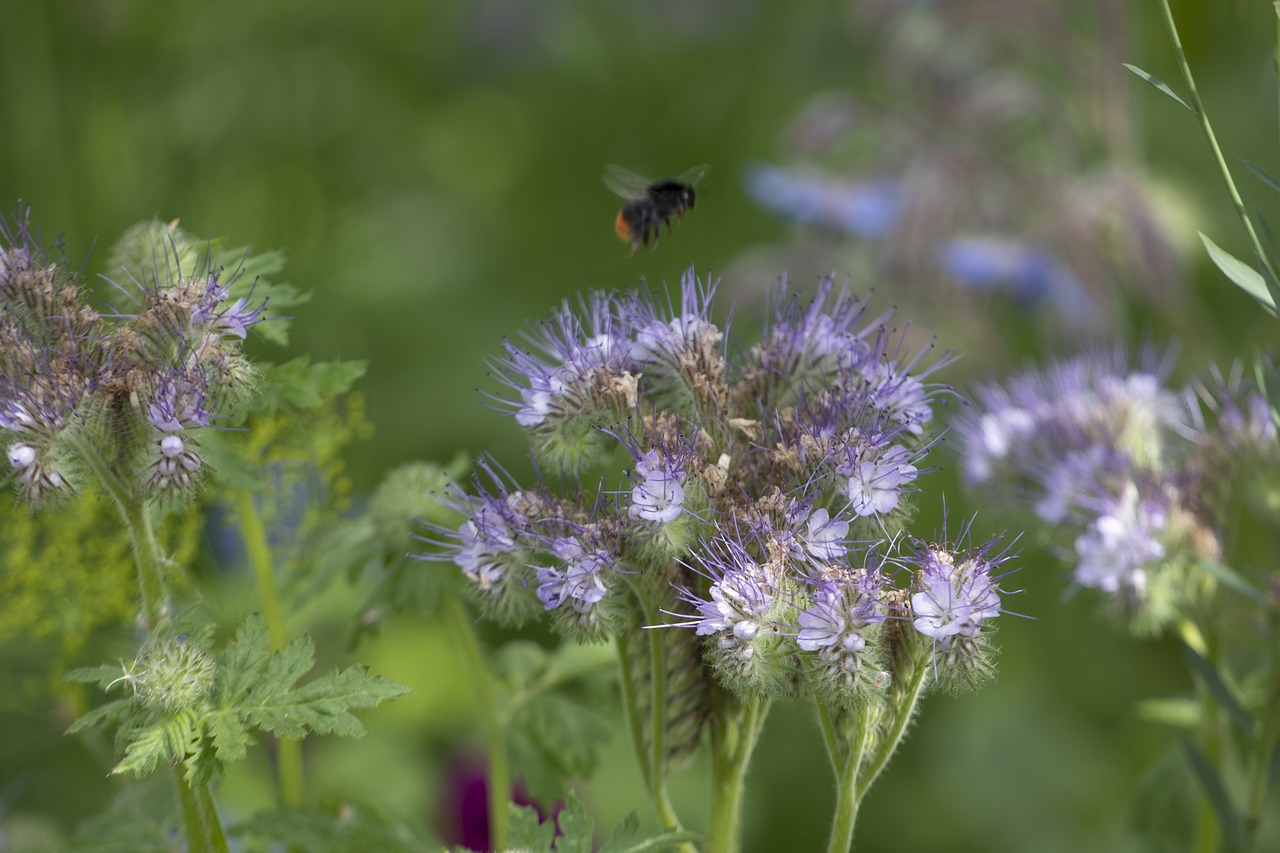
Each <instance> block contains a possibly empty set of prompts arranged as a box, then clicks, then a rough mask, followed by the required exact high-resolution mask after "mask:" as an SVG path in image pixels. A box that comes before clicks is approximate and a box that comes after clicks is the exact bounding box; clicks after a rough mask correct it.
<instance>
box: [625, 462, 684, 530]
mask: <svg viewBox="0 0 1280 853" xmlns="http://www.w3.org/2000/svg"><path fill="white" fill-rule="evenodd" d="M636 476H637V477H640V478H641V481H640V482H639V483H638V484H637V485H636V487H635V488H634V489H632V490H631V510H630V512H631V515H632V516H633V517H635V518H641V519H644V520H645V521H653V522H657V523H658V524H666V523H667V522H670V521H674V520H675V519H676V518H677V517H678V516H679V515H680V512H681V508H682V506H683V504H684V488H683V484H684V481H685V473H684V471H682V470H681V469H680V466H679V464H678V462H677V461H676V460H674V459H671V458H666V457H664V455H663V454H662V453H661V451H658V450H650V451H648V452H646V453H644V454H643V455H642V456H641V457H640V458H639V459H637V460H636Z"/></svg>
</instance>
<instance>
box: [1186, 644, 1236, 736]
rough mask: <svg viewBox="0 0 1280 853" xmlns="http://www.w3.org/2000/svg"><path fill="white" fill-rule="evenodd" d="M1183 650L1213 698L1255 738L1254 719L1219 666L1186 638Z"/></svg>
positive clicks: (1233, 720)
mask: <svg viewBox="0 0 1280 853" xmlns="http://www.w3.org/2000/svg"><path fill="white" fill-rule="evenodd" d="M1182 651H1183V653H1184V654H1185V655H1186V656H1187V663H1189V664H1191V668H1192V669H1193V670H1195V673H1196V675H1197V676H1199V678H1200V681H1201V682H1203V683H1204V686H1205V687H1207V688H1208V689H1209V692H1210V693H1212V694H1213V698H1214V699H1216V700H1218V704H1219V705H1221V706H1222V709H1223V710H1224V711H1226V712H1227V716H1228V717H1230V718H1231V722H1233V723H1235V725H1236V728H1238V729H1239V730H1240V732H1241V734H1243V735H1244V736H1245V737H1246V738H1248V739H1249V740H1251V741H1252V740H1253V720H1252V719H1250V717H1249V714H1248V712H1247V711H1245V709H1244V706H1243V705H1241V704H1240V701H1239V700H1238V699H1236V697H1235V694H1234V693H1232V692H1231V688H1230V687H1228V686H1227V682H1226V681H1225V680H1224V679H1223V678H1222V675H1221V674H1220V673H1219V672H1218V668H1217V667H1216V666H1214V665H1213V664H1212V663H1211V662H1210V661H1209V659H1208V658H1206V657H1205V656H1204V655H1202V654H1200V653H1199V652H1198V651H1196V650H1195V649H1193V648H1192V647H1191V646H1190V645H1189V644H1188V643H1187V642H1186V640H1183V641H1182Z"/></svg>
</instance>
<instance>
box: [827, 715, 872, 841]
mask: <svg viewBox="0 0 1280 853" xmlns="http://www.w3.org/2000/svg"><path fill="white" fill-rule="evenodd" d="M818 707H819V716H820V718H822V719H824V720H825V721H826V723H827V724H830V725H831V728H832V732H833V734H834V735H835V738H836V741H837V747H836V749H837V753H836V754H833V755H832V756H831V763H832V765H833V766H834V767H835V768H836V813H835V816H834V817H833V818H832V821H831V834H830V836H828V839H827V853H847V851H848V850H849V849H850V848H851V847H852V846H853V827H854V825H855V824H856V823H857V822H858V808H859V806H861V805H862V796H863V794H865V793H866V788H861V789H860V788H859V787H858V769H859V767H861V765H862V757H863V754H864V753H865V751H866V746H867V735H868V734H869V730H868V728H867V720H868V719H869V717H870V711H871V705H870V703H865V704H863V705H862V706H861V707H859V708H858V710H857V711H856V712H850V714H851V716H852V722H853V724H852V726H851V727H848V728H845V730H844V731H841V730H840V729H841V728H842V727H840V726H837V725H835V721H834V720H832V719H831V715H830V712H829V711H828V712H826V713H825V714H824V713H823V711H824V710H825V708H824V707H823V705H822V704H821V703H819V706H818ZM842 736H843V737H842Z"/></svg>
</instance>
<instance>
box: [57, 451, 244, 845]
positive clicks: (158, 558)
mask: <svg viewBox="0 0 1280 853" xmlns="http://www.w3.org/2000/svg"><path fill="white" fill-rule="evenodd" d="M72 449H73V450H74V451H75V453H76V455H77V456H78V457H79V458H80V459H81V461H83V462H84V463H85V465H86V466H87V467H88V468H89V470H91V471H92V472H93V474H94V476H95V477H96V478H97V481H98V483H99V485H100V486H101V487H102V490H103V491H105V492H106V493H107V496H108V497H109V498H110V499H111V502H112V503H113V504H115V506H116V509H117V510H118V511H119V512H120V518H121V520H123V521H124V526H125V529H126V530H128V531H129V543H130V544H131V545H132V546H133V559H134V562H135V563H136V564H137V568H138V589H139V591H140V593H141V595H142V613H143V618H144V619H145V621H146V627H147V629H148V630H154V629H155V627H156V626H157V625H159V624H160V622H161V621H162V620H163V619H164V617H165V615H166V614H167V611H168V607H169V602H168V596H167V594H166V592H165V584H164V566H165V565H167V564H168V562H169V561H168V559H167V558H166V557H165V556H164V554H163V553H162V552H161V550H160V543H159V542H157V541H156V534H155V530H154V529H153V528H152V526H151V514H150V513H149V512H148V511H147V506H146V504H145V502H144V501H143V500H142V498H141V497H140V496H139V495H138V494H137V493H136V492H135V491H134V490H133V489H131V488H130V487H129V486H128V485H127V484H126V483H125V481H124V480H123V479H121V478H120V476H119V475H118V474H117V473H116V471H115V469H114V468H113V467H112V466H111V465H110V464H109V463H108V462H107V459H106V457H104V456H103V455H102V453H101V449H100V448H99V447H98V446H96V445H94V444H93V443H92V442H91V441H89V440H88V439H85V438H84V437H79V438H73V439H72ZM173 781H174V785H176V786H177V789H178V802H179V804H180V805H181V809H182V822H183V826H184V828H185V830H186V837H187V839H186V840H187V850H188V851H190V853H229V847H228V846H227V835H226V832H225V831H224V830H223V828H222V820H221V819H220V818H219V817H218V807H217V805H216V804H215V803H214V800H213V791H212V790H211V789H210V788H209V786H208V785H202V786H200V787H198V788H192V787H191V786H190V785H188V784H187V780H186V779H185V778H184V777H183V775H182V770H181V768H174V770H173Z"/></svg>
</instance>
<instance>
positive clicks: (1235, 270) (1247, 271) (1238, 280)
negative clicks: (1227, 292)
mask: <svg viewBox="0 0 1280 853" xmlns="http://www.w3.org/2000/svg"><path fill="white" fill-rule="evenodd" d="M1200 240H1201V241H1202V242H1203V243H1204V247H1205V249H1206V250H1207V251H1208V252H1209V259H1210V260H1212V261H1213V263H1214V265H1215V266H1217V268H1218V269H1219V270H1221V271H1222V274H1223V275H1225V276H1226V277H1227V278H1229V279H1231V281H1233V282H1235V284H1236V286H1237V287H1239V288H1240V289H1241V290H1243V291H1244V292H1245V293H1247V294H1249V295H1250V296H1252V297H1253V298H1254V299H1255V300H1257V302H1258V304H1259V305H1261V306H1262V307H1263V309H1265V310H1266V312H1267V313H1268V314H1270V315H1271V316H1272V317H1274V316H1276V304H1275V301H1274V300H1273V299H1272V297H1271V292H1270V290H1269V289H1268V288H1267V282H1266V280H1265V279H1263V277H1262V274H1261V273H1259V272H1258V271H1257V270H1255V269H1254V268H1253V267H1251V266H1249V265H1248V264H1246V263H1245V262H1244V261H1241V260H1240V259H1238V258H1236V257H1235V256H1234V255H1232V254H1231V253H1230V252H1228V251H1227V250H1226V249H1223V248H1222V247H1220V246H1219V245H1218V244H1217V243H1215V242H1213V240H1211V239H1210V238H1209V235H1207V234H1205V233H1204V232H1203V231H1202V232H1200Z"/></svg>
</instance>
